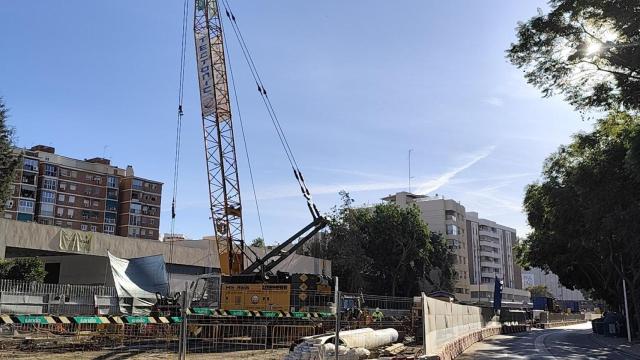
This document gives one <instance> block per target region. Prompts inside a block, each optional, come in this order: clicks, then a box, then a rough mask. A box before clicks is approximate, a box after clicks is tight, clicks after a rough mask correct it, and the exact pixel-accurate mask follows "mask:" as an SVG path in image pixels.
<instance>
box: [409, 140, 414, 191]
mask: <svg viewBox="0 0 640 360" xmlns="http://www.w3.org/2000/svg"><path fill="white" fill-rule="evenodd" d="M412 151H413V149H409V192H411V152H412Z"/></svg>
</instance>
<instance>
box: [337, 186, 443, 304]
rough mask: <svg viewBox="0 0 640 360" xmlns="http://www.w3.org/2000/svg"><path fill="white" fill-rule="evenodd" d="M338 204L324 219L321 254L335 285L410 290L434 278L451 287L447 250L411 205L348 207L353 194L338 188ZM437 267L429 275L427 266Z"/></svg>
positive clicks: (391, 291)
mask: <svg viewBox="0 0 640 360" xmlns="http://www.w3.org/2000/svg"><path fill="white" fill-rule="evenodd" d="M341 195H342V198H343V204H342V206H341V207H340V208H334V211H333V213H332V214H331V215H330V216H328V218H329V220H330V225H329V230H330V231H329V233H328V237H329V239H328V242H327V255H328V258H329V259H330V260H332V269H333V273H334V274H335V275H337V276H338V277H340V283H341V288H343V289H347V290H348V291H363V292H368V293H374V294H380V295H391V296H398V295H401V296H412V295H415V294H417V293H418V292H419V291H420V290H422V289H421V288H420V284H423V283H425V282H429V283H431V284H434V283H436V282H437V283H438V284H437V285H438V288H439V289H443V290H448V291H451V289H452V285H453V277H454V276H455V272H454V270H453V255H452V254H451V253H450V252H449V249H448V248H447V246H446V243H445V241H444V240H443V239H442V237H441V236H440V235H438V234H433V233H431V232H430V231H429V228H428V227H427V225H426V224H425V223H424V222H423V221H422V220H421V219H420V210H419V209H418V208H416V207H413V206H412V207H407V208H400V207H398V206H397V205H395V204H379V205H376V206H373V207H371V208H352V207H351V204H352V203H353V200H352V199H351V198H350V197H349V194H348V193H346V192H342V193H341ZM436 269H437V270H438V271H437V272H436V273H437V276H436V279H435V281H434V279H432V276H431V272H432V270H436Z"/></svg>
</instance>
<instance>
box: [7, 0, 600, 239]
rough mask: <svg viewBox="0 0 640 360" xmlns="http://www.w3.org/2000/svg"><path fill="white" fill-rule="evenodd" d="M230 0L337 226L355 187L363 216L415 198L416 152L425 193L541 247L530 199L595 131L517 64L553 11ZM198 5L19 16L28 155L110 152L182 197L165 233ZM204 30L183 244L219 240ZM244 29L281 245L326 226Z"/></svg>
mask: <svg viewBox="0 0 640 360" xmlns="http://www.w3.org/2000/svg"><path fill="white" fill-rule="evenodd" d="M229 1H230V3H231V6H232V7H233V10H234V13H235V15H236V17H237V20H238V23H239V25H240V27H241V30H242V31H243V35H244V37H245V40H246V41H247V43H248V45H249V47H250V49H251V51H252V53H253V57H254V60H255V61H256V64H257V67H258V69H259V71H260V73H261V77H262V79H263V81H264V83H265V85H266V87H267V89H268V91H269V97H270V99H271V101H272V102H273V103H274V105H275V108H276V110H277V112H278V115H279V118H280V120H281V122H282V125H283V127H284V129H285V132H286V134H287V136H288V139H289V143H290V145H291V148H292V149H293V151H294V153H295V155H296V157H297V160H298V163H299V164H300V165H301V169H302V171H303V173H304V174H305V177H306V180H307V185H308V186H309V188H310V189H311V191H312V193H313V194H314V199H315V201H316V202H317V204H318V207H319V208H320V210H321V211H323V212H326V211H329V210H330V208H331V207H332V206H334V205H336V204H338V203H339V197H338V194H337V193H338V191H339V190H341V189H344V190H347V191H349V192H350V193H351V195H352V197H353V198H354V199H355V200H356V202H357V203H358V204H362V203H375V202H378V201H379V199H380V198H381V197H383V196H386V195H388V194H390V193H394V192H396V191H400V190H406V189H407V186H408V170H407V169H408V150H409V149H413V153H412V176H414V178H413V179H412V184H413V186H412V187H413V189H414V190H417V191H419V192H422V193H428V194H435V193H438V194H443V195H445V196H446V197H448V198H453V199H456V200H458V201H460V202H461V203H462V204H463V205H465V207H466V208H467V211H470V210H471V211H478V212H479V213H480V216H481V217H485V218H489V219H492V220H495V221H497V222H499V223H502V224H504V225H507V226H512V227H515V228H516V229H518V232H519V234H520V235H524V233H525V232H526V229H527V228H526V219H525V216H524V214H523V213H522V211H521V207H522V206H521V204H522V196H523V191H524V187H525V186H526V184H528V183H530V182H532V181H535V180H536V179H537V178H538V177H539V174H540V170H541V167H542V162H543V160H544V158H545V157H546V156H547V155H548V154H549V153H550V152H552V151H554V150H555V149H556V148H557V147H558V146H559V145H560V144H562V143H566V142H568V141H569V139H570V135H571V134H572V133H575V132H577V131H580V130H583V129H590V128H591V123H589V122H585V121H582V120H581V119H580V116H579V115H578V114H577V113H576V112H574V111H573V110H572V109H571V107H570V106H569V105H567V104H566V103H565V102H564V101H563V100H562V98H560V97H555V98H551V99H542V98H541V97H540V93H539V92H538V91H537V90H536V89H534V88H532V87H531V86H529V85H527V84H526V82H525V80H524V79H523V77H522V73H521V72H520V71H518V70H517V69H516V68H514V67H513V66H512V65H510V64H509V63H508V62H507V60H506V59H505V57H504V54H505V53H504V51H505V49H506V48H507V47H508V45H509V44H510V42H512V41H513V40H514V38H515V35H514V28H515V26H516V23H517V22H518V21H522V20H525V19H527V18H529V17H530V16H532V15H534V14H535V12H536V8H537V7H542V8H544V7H545V2H544V1H533V0H532V1H508V0H503V1H498V0H493V1H471V0H467V1H421V0H411V1H409V0H403V1H393V2H390V1H379V0H366V1H365V0H359V1H355V0H354V1H338V0H331V1H321V2H311V1H299V0H298V1H296V0H278V1H275V0H274V1H268V2H267V1H246V0H245V1H239V0H229ZM190 7H191V10H192V6H190ZM181 8H182V1H148V0H147V1H124V0H119V1H116V0H113V1H103V2H94V1H76V0H73V1H71V0H68V1H44V0H36V1H29V2H24V1H20V2H18V1H11V2H6V3H4V4H3V6H2V10H1V13H2V18H3V21H2V22H0V33H2V34H3V36H2V49H3V53H2V55H1V60H0V96H2V97H4V99H5V102H6V103H7V105H8V107H9V108H10V109H11V119H10V123H11V124H12V125H13V126H15V127H16V131H17V135H18V144H19V145H20V146H25V147H30V146H32V145H35V144H45V145H52V146H54V147H55V148H56V150H57V152H58V153H60V154H62V155H66V156H70V157H76V158H89V157H94V156H102V155H103V154H104V155H105V156H106V157H108V158H110V159H111V161H112V163H113V164H115V165H118V166H120V167H126V166H127V165H128V164H131V165H133V166H134V168H135V171H136V175H138V176H142V177H147V178H151V179H155V180H159V181H162V182H164V183H165V185H164V191H163V212H162V219H161V231H162V232H168V230H169V225H170V203H171V191H172V179H173V159H174V156H173V154H174V140H175V124H176V116H175V113H176V108H177V91H178V89H177V86H178V69H179V50H180V36H181V20H182V18H181V16H182V15H181ZM191 28H192V24H191V19H189V33H188V47H187V67H186V74H185V76H186V79H185V104H184V109H185V116H184V118H183V129H182V139H183V140H182V160H181V165H180V183H179V195H178V210H177V214H178V217H177V222H176V229H177V232H180V233H185V234H187V235H188V236H190V237H192V238H200V237H201V236H203V235H208V234H211V233H212V225H211V222H210V220H209V213H208V195H207V182H206V173H205V162H204V151H203V141H202V130H201V128H200V126H201V123H200V121H201V120H200V114H199V98H198V90H197V78H196V76H195V62H194V56H193V53H194V51H193V35H192V33H191ZM228 28H229V36H228V38H227V44H228V46H229V51H230V59H229V61H230V63H231V64H232V67H233V69H234V72H235V74H236V83H237V87H238V93H239V99H240V105H241V106H240V110H241V113H242V118H243V121H244V125H245V131H246V137H247V142H248V144H247V145H248V148H249V155H250V157H251V161H252V165H253V170H254V177H255V182H256V192H257V195H258V199H259V204H260V208H261V214H262V222H263V225H264V235H265V238H266V240H267V243H275V242H278V241H281V240H283V239H286V238H287V237H288V236H289V235H290V234H292V233H294V232H295V231H296V230H298V229H299V228H300V227H301V226H303V225H305V224H306V223H307V222H308V221H309V220H310V217H309V214H308V212H307V211H306V206H305V203H304V201H303V199H302V198H301V196H300V195H299V192H298V188H297V184H296V182H295V179H294V178H293V176H292V174H291V170H290V168H289V166H288V163H287V161H286V158H285V157H284V153H283V151H282V149H281V147H280V145H279V143H278V140H277V137H276V133H275V131H274V129H273V127H272V125H271V123H270V121H269V119H268V117H267V114H266V112H265V110H264V108H263V106H262V104H261V102H260V99H259V97H258V94H257V92H256V89H255V85H254V83H253V82H252V80H251V78H250V75H249V71H248V68H247V66H246V65H245V64H244V62H243V59H242V58H241V55H240V52H239V49H238V46H237V41H236V39H235V38H234V37H233V36H232V34H231V31H230V27H228ZM236 114H237V112H236ZM235 119H237V116H236V117H235ZM236 124H237V121H236ZM236 132H238V126H237V125H236ZM238 144H239V145H238V161H239V163H240V172H241V175H240V177H241V179H240V181H241V187H242V197H243V202H244V204H245V205H244V209H245V212H244V219H245V237H246V238H247V239H253V238H255V237H256V236H259V235H260V230H259V226H258V222H257V216H256V211H255V204H254V203H253V194H252V192H251V191H250V190H251V187H250V182H249V177H248V171H247V166H246V163H247V162H246V154H245V152H244V150H243V148H242V146H241V143H240V142H238Z"/></svg>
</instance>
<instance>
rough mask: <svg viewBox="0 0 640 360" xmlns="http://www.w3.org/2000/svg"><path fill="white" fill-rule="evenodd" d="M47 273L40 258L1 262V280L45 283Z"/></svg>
mask: <svg viewBox="0 0 640 360" xmlns="http://www.w3.org/2000/svg"><path fill="white" fill-rule="evenodd" d="M46 275H47V272H46V271H45V270H44V262H43V261H42V260H40V259H38V258H34V257H32V258H17V259H2V260H0V279H7V280H18V281H29V282H31V281H36V282H40V283H41V282H43V281H44V277H45V276H46Z"/></svg>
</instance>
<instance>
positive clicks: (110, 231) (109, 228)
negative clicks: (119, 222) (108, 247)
mask: <svg viewBox="0 0 640 360" xmlns="http://www.w3.org/2000/svg"><path fill="white" fill-rule="evenodd" d="M115 229H116V227H115V226H113V225H105V226H104V233H105V234H113V233H114V232H115Z"/></svg>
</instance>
